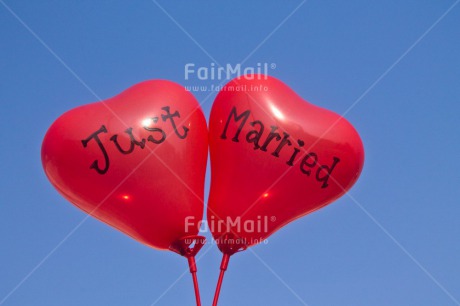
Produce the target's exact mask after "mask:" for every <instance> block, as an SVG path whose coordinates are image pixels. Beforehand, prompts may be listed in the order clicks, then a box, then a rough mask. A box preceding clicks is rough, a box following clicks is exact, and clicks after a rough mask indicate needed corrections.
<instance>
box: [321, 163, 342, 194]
mask: <svg viewBox="0 0 460 306" xmlns="http://www.w3.org/2000/svg"><path fill="white" fill-rule="evenodd" d="M333 159H334V161H333V162H332V165H331V166H330V167H328V166H326V165H323V166H321V167H319V168H318V171H316V180H317V181H318V182H323V185H321V188H326V187H327V186H329V185H328V184H327V181H328V180H329V176H331V174H332V171H333V170H334V168H335V166H336V165H337V163H338V162H339V161H340V159H339V158H338V157H334V158H333ZM321 172H324V173H326V175H324V176H323V177H320V174H321Z"/></svg>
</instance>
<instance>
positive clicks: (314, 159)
mask: <svg viewBox="0 0 460 306" xmlns="http://www.w3.org/2000/svg"><path fill="white" fill-rule="evenodd" d="M309 159H312V161H311V162H308V160H309ZM317 163H318V155H316V153H313V152H311V153H308V154H307V155H305V156H304V158H303V159H302V162H301V163H300V171H302V172H303V173H304V174H306V175H308V176H310V173H311V170H309V169H308V170H307V169H305V167H308V168H313V167H314V166H316V164H317Z"/></svg>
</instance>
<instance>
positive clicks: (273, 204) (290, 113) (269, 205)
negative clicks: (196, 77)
mask: <svg viewBox="0 0 460 306" xmlns="http://www.w3.org/2000/svg"><path fill="white" fill-rule="evenodd" d="M209 130H210V131H209V135H210V137H209V143H210V152H211V170H212V172H211V192H210V197H209V203H208V214H207V216H208V226H209V227H210V229H211V231H212V233H213V236H214V238H215V239H216V240H217V242H218V244H219V246H220V248H221V250H222V251H223V252H224V253H232V252H233V251H235V250H236V249H226V248H227V247H229V243H228V241H227V240H226V239H227V238H229V237H233V238H239V240H237V241H236V242H235V241H234V242H233V244H234V245H233V246H235V245H236V246H237V247H245V246H250V245H253V244H256V243H258V242H261V241H262V240H264V239H265V238H266V237H268V236H270V235H271V234H272V233H273V232H275V231H276V230H278V229H279V228H281V227H282V226H284V225H285V224H287V223H289V222H291V221H293V220H295V219H297V218H299V217H302V216H304V215H306V214H308V213H311V212H312V211H314V210H316V209H319V208H321V207H323V206H325V205H327V204H329V203H331V202H332V201H334V200H335V199H337V198H338V197H340V196H341V195H343V194H344V193H345V192H346V191H347V190H348V189H350V188H351V186H352V185H353V184H354V183H355V181H356V180H357V179H358V176H359V174H360V172H361V169H362V167H363V162H364V149H363V145H362V142H361V139H360V137H359V135H358V133H357V132H356V130H355V129H354V128H353V127H352V126H351V124H350V123H348V121H347V120H346V119H344V118H343V117H341V116H339V115H337V114H335V113H333V112H331V111H328V110H326V109H323V108H320V107H317V106H314V105H312V104H310V103H308V102H306V101H304V100H303V99H302V98H301V97H299V96H298V95H297V94H296V93H295V92H294V91H292V90H291V89H290V88H289V87H288V86H286V85H285V84H284V83H282V82H281V81H279V80H277V79H275V78H272V77H268V76H265V75H246V76H243V77H240V78H238V79H234V80H232V81H231V82H229V83H228V84H227V85H226V86H224V87H223V88H222V90H221V91H220V92H219V94H218V96H217V97H216V99H215V101H214V105H213V107H212V111H211V117H210V123H209ZM226 234H227V235H226ZM229 235H230V236H229ZM224 238H225V239H224Z"/></svg>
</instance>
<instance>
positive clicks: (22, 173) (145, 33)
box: [0, 0, 460, 306]
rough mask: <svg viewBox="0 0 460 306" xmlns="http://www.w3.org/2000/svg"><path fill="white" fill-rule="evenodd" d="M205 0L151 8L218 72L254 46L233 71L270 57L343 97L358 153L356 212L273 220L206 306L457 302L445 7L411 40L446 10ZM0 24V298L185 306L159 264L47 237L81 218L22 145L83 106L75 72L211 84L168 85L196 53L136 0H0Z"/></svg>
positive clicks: (350, 208)
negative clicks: (216, 299)
mask: <svg viewBox="0 0 460 306" xmlns="http://www.w3.org/2000/svg"><path fill="white" fill-rule="evenodd" d="M219 2H220V4H217V3H209V2H196V1H193V3H192V1H180V2H175V3H170V2H168V1H160V2H159V4H160V5H161V6H162V7H163V8H164V10H166V11H167V12H168V13H169V14H170V15H171V16H172V17H173V18H174V19H175V20H176V21H177V22H178V23H179V24H180V25H181V26H182V27H183V29H185V30H186V31H187V32H188V33H189V34H190V36H191V37H193V39H194V40H196V42H198V43H199V44H200V45H201V46H202V48H203V49H204V50H206V52H208V53H209V54H210V55H212V57H214V58H215V59H216V60H217V61H218V62H219V63H221V64H227V63H230V64H232V65H234V64H236V63H238V62H240V61H241V60H242V59H244V58H245V57H246V56H247V55H248V54H249V53H251V52H252V51H254V50H255V48H256V47H257V46H258V45H259V44H260V43H262V45H261V46H260V48H257V50H256V51H255V52H254V53H253V54H252V56H251V57H250V58H249V60H248V61H247V63H246V64H245V66H251V65H255V64H256V63H259V62H267V63H275V64H276V69H274V70H271V71H270V74H272V75H273V76H275V77H278V78H280V79H281V80H283V81H284V82H285V83H287V84H288V85H289V86H291V87H292V88H293V89H294V90H295V91H296V92H298V93H299V94H300V95H301V96H302V97H304V98H305V99H307V100H309V101H310V102H312V103H314V104H317V105H319V106H322V107H325V108H328V109H331V110H333V111H335V112H338V113H343V112H345V111H346V110H347V109H348V108H349V107H350V106H351V105H352V104H353V103H354V102H355V101H357V100H358V99H359V101H358V104H356V105H355V106H354V107H353V109H352V110H351V111H350V112H349V113H348V114H347V115H346V118H348V119H349V120H350V121H351V122H352V123H353V125H354V126H355V127H356V128H357V130H358V131H359V132H360V134H361V135H362V138H363V141H364V144H365V148H366V163H365V168H364V171H363V174H362V176H361V178H360V180H359V182H358V183H357V184H356V185H355V187H354V188H353V189H352V191H351V195H352V197H353V198H354V199H356V201H357V202H356V203H355V202H353V201H352V199H351V198H350V197H343V198H342V199H340V200H339V201H337V202H336V203H334V204H332V205H330V206H328V207H326V208H324V209H322V210H320V211H318V212H315V213H313V214H312V215H309V216H307V217H305V218H303V219H301V220H298V221H296V222H294V223H292V224H289V225H288V226H286V227H285V228H284V229H282V230H281V231H279V232H277V233H276V234H275V235H274V236H272V237H271V238H270V239H269V244H268V245H260V246H257V247H254V248H253V250H254V251H255V252H256V254H257V255H258V256H259V257H260V259H262V260H263V262H264V263H262V262H261V261H260V260H259V259H258V258H257V257H256V256H254V254H252V253H251V252H248V251H247V252H244V253H241V254H238V255H235V256H234V257H233V258H232V261H231V263H230V268H229V271H228V275H226V279H225V282H224V287H223V290H222V295H221V303H220V305H302V303H303V302H301V301H300V300H299V299H298V298H297V297H296V295H295V294H297V295H298V297H300V299H301V300H303V301H304V303H306V304H307V305H311V306H321V305H324V306H326V305H327V306H329V305H349V306H359V305H363V306H364V305H366V306H367V305H417V306H422V305H459V304H458V301H460V277H459V275H460V261H459V258H460V243H459V242H460V241H459V237H460V225H459V216H460V206H459V201H458V199H459V196H460V188H459V186H458V185H459V182H460V179H459V178H460V174H459V173H460V162H459V156H460V144H459V140H460V139H459V138H460V137H459V127H458V125H459V115H460V106H459V105H460V104H459V102H460V86H459V85H460V42H459V39H460V5H458V6H456V7H454V8H453V9H452V10H451V11H450V12H449V13H448V14H447V15H446V16H445V17H444V18H443V19H442V20H440V21H439V22H438V23H437V24H436V25H435V26H434V28H432V29H431V31H429V33H427V34H426V35H425V36H423V34H424V33H425V32H426V31H427V30H428V29H429V28H430V27H431V26H432V25H433V24H434V23H435V22H436V21H437V20H438V19H439V18H440V17H441V16H442V15H443V14H444V13H445V12H446V11H447V10H448V9H449V7H451V6H452V5H453V4H454V1H452V0H442V1H435V0H432V1H428V0H421V1H415V0H414V1H318V0H309V1H307V2H305V3H304V4H303V5H302V6H301V7H300V8H298V10H297V11H296V12H295V13H294V14H293V15H292V16H291V17H290V18H288V20H286V21H285V22H284V23H283V24H282V25H280V23H282V21H283V20H284V19H285V18H286V17H287V16H288V15H290V14H291V13H292V12H293V10H294V9H296V7H297V6H298V5H299V4H300V3H301V1H252V2H251V3H247V2H248V1H232V2H231V3H222V1H219ZM457 2H458V1H457ZM4 3H6V4H7V5H8V6H9V7H10V9H11V10H13V11H14V12H15V13H16V14H17V16H18V17H19V18H21V20H23V22H25V23H26V24H27V26H28V27H30V29H31V30H32V31H34V32H35V33H36V35H37V36H38V37H39V38H40V39H41V40H42V41H43V42H44V43H46V45H47V46H48V47H49V49H47V48H46V47H45V46H44V45H43V44H42V43H40V41H39V40H38V39H37V37H34V36H33V35H32V34H31V33H30V32H29V31H28V30H27V29H26V28H25V26H24V24H21V22H20V21H19V20H18V19H17V18H15V17H14V16H13V15H12V14H11V12H9V11H8V9H7V8H6V7H5V4H4ZM0 22H1V27H0V42H1V48H0V68H1V70H0V103H1V107H0V114H1V120H0V134H1V138H0V140H1V150H0V161H1V163H0V173H1V174H0V175H1V177H0V205H1V208H0V216H1V222H0V237H1V238H0V267H1V269H0V271H1V272H0V300H3V299H4V298H5V297H7V296H8V297H7V299H6V300H5V301H4V303H3V304H2V305H151V304H152V303H154V302H155V301H157V299H158V298H160V297H161V299H160V300H159V301H158V302H157V304H156V305H192V304H193V290H192V287H191V281H190V276H189V275H188V274H186V275H185V276H184V277H183V278H180V279H179V280H178V281H177V282H176V280H177V279H178V278H179V277H180V276H181V274H182V273H184V272H185V271H187V268H186V261H185V260H184V259H182V258H181V257H179V256H177V255H175V254H173V253H170V252H160V251H156V250H152V249H149V248H147V247H145V246H143V245H141V244H140V243H138V242H136V241H133V240H131V239H130V238H128V237H126V236H124V235H123V234H121V233H119V232H118V231H116V230H113V229H112V228H109V227H107V226H106V225H104V224H102V223H100V222H98V221H96V220H94V219H89V220H87V221H86V222H84V224H83V225H82V226H81V227H79V228H78V230H76V231H75V232H73V234H72V235H71V236H70V237H68V239H66V240H65V242H63V243H62V244H60V242H61V241H63V239H64V238H65V237H66V236H67V235H68V234H69V233H70V232H71V231H72V230H73V229H74V228H75V227H76V226H77V225H78V224H79V222H81V221H82V219H83V218H84V217H85V214H83V213H82V212H81V211H79V210H77V209H76V208H74V207H73V206H72V205H70V204H69V203H67V202H66V201H65V200H64V199H63V198H62V197H60V196H59V195H58V193H57V192H56V191H55V190H54V189H53V188H52V186H51V185H50V183H49V182H48V181H47V179H46V178H45V175H44V173H43V170H42V167H41V162H40V146H41V141H42V139H43V136H44V134H45V132H46V130H47V128H48V127H49V126H50V125H51V123H52V122H53V121H54V120H55V119H56V118H57V117H58V116H59V115H60V114H62V113H63V112H65V111H66V110H69V109H71V108H74V107H76V106H79V105H82V104H85V103H88V102H92V101H95V100H96V98H95V96H94V95H93V94H92V93H91V92H90V90H88V88H85V86H83V84H82V83H81V82H80V81H79V80H78V79H77V78H76V76H78V77H79V78H80V79H81V80H82V81H83V82H85V83H86V84H87V85H88V86H89V87H90V88H91V89H92V90H93V91H94V92H95V93H96V94H97V95H99V96H100V97H102V98H104V99H105V98H108V97H111V96H113V95H116V94H117V93H119V92H121V91H122V90H124V89H125V88H127V87H129V86H131V85H133V84H135V83H138V82H140V81H143V80H146V79H158V78H161V79H169V80H172V81H175V82H178V83H180V84H183V85H211V84H215V83H216V82H215V81H199V80H197V79H191V80H188V81H187V80H185V79H184V65H185V64H186V63H195V64H196V65H197V66H200V65H204V66H209V65H210V63H211V62H212V61H211V59H210V58H209V57H208V56H207V55H206V54H205V53H204V52H203V50H201V49H200V48H199V47H198V46H197V44H196V43H194V42H193V41H192V40H191V39H190V38H189V37H187V35H186V34H184V32H183V31H182V30H181V29H180V28H179V27H178V26H177V25H176V24H175V23H174V22H173V21H172V20H171V19H170V18H169V17H168V16H167V15H166V14H165V12H163V11H162V10H161V9H160V8H159V7H158V6H157V5H156V4H155V3H154V2H152V1H150V0H143V1H57V0H56V1H30V0H29V1H12V0H1V1H0ZM274 30H275V31H274ZM272 31H274V33H272ZM270 34H272V35H270ZM421 37H422V39H421V40H420V41H418V43H416V42H417V40H418V39H419V38H421ZM265 39H266V40H265ZM414 43H416V45H415V46H413V44H414ZM411 46H413V48H411ZM51 50H52V52H54V53H55V55H57V56H59V57H60V58H61V59H62V62H60V60H58V59H57V58H56V56H55V55H53V54H52V53H51V52H50V51H51ZM408 50H409V52H408V53H407V54H406V55H405V56H403V55H404V54H405V52H406V51H408ZM401 56H403V58H402V59H401V58H400V57H401ZM398 59H400V61H398ZM63 63H65V65H67V66H68V68H70V69H72V70H73V71H74V72H75V75H73V74H72V73H71V72H70V71H69V69H67V68H66V67H65V65H64V64H63ZM388 69H390V70H388ZM376 81H378V82H377V83H374V82H376ZM207 94H208V93H204V92H198V93H196V94H195V95H196V97H197V99H198V100H199V101H200V102H202V101H203V99H204V97H205V96H206V95H207ZM363 94H364V96H363ZM214 96H215V94H212V96H211V97H210V99H208V100H207V101H206V102H205V103H204V105H203V109H204V112H205V114H206V116H207V117H208V116H209V112H210V108H211V104H212V100H213V98H214ZM206 186H207V187H206V193H207V192H208V188H209V176H208V177H207V185H206ZM208 237H209V236H208ZM53 250H54V252H53V253H52V254H51V255H50V256H48V254H50V252H52V251H53ZM205 250H206V249H205ZM202 254H204V252H203V253H202ZM219 262H220V252H219V251H218V250H217V248H216V247H213V248H212V249H211V250H210V251H209V252H208V253H206V255H205V256H204V257H203V259H202V260H201V261H200V262H199V278H200V282H201V290H202V298H203V300H204V302H205V304H204V305H210V301H211V297H212V293H213V290H214V285H215V281H216V278H217V273H218V265H219ZM39 264H41V265H40V266H39V267H38V268H36V267H37V265H39ZM35 268H36V269H35ZM34 269H35V270H34ZM31 272H32V274H30V273H31ZM29 274H30V275H29ZM28 275H29V276H30V277H27V278H26V279H25V281H24V282H23V283H22V284H21V285H20V286H19V287H17V285H18V284H19V283H20V282H21V281H22V280H24V278H25V277H26V276H28ZM175 282H176V283H175ZM286 285H287V286H289V287H290V289H288V288H287V286H286ZM170 286H171V288H170V290H169V291H167V292H166V290H168V288H169V287H170ZM15 288H16V289H15ZM12 290H14V292H12ZM11 292H12V293H11ZM165 292H166V293H165ZM293 292H295V294H293ZM10 293H11V295H9V294H10ZM164 293H165V294H164ZM163 294H164V295H163ZM162 295H163V296H162Z"/></svg>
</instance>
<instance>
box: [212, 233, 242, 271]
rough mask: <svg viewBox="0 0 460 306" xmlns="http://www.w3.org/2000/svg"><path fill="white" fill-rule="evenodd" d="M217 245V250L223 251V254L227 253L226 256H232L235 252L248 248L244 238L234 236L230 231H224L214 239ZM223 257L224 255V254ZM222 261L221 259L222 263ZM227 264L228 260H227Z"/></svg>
mask: <svg viewBox="0 0 460 306" xmlns="http://www.w3.org/2000/svg"><path fill="white" fill-rule="evenodd" d="M216 243H217V246H218V247H219V250H220V251H221V252H222V253H224V255H228V257H230V256H232V255H233V254H235V253H237V252H241V251H244V250H246V249H247V248H248V244H247V243H246V239H244V238H240V237H237V236H235V235H234V234H232V233H225V234H223V235H222V236H221V237H219V238H218V239H216ZM224 258H225V256H224ZM223 262H224V261H222V263H223ZM227 264H228V261H227Z"/></svg>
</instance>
